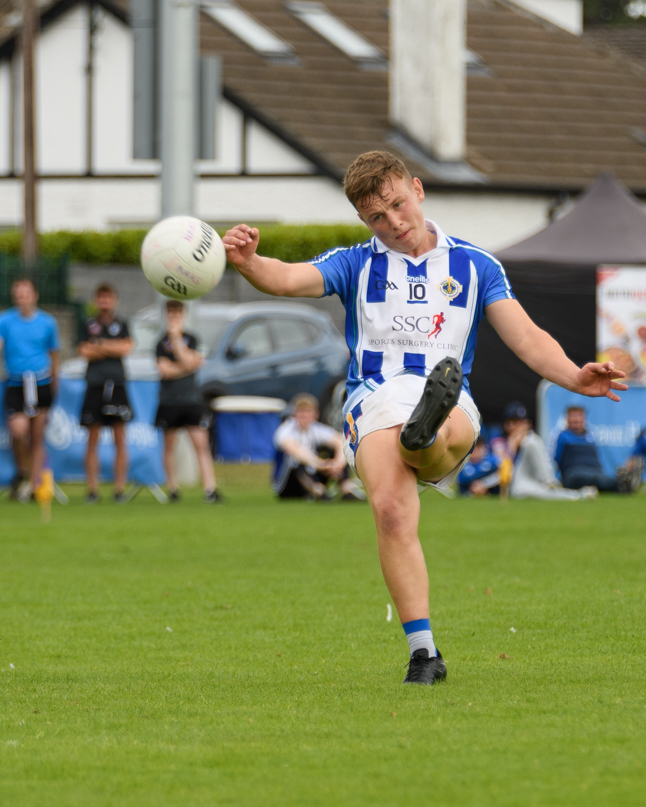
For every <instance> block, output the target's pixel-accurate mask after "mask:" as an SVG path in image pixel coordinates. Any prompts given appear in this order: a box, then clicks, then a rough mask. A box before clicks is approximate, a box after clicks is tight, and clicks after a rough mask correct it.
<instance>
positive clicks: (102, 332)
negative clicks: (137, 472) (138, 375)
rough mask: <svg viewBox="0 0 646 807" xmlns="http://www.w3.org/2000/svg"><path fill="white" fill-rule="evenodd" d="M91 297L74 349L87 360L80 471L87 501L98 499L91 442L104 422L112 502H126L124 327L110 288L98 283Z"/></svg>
mask: <svg viewBox="0 0 646 807" xmlns="http://www.w3.org/2000/svg"><path fill="white" fill-rule="evenodd" d="M94 299H95V302H96V306H97V308H98V310H99V313H98V314H97V316H96V317H92V318H91V319H89V320H88V321H87V322H86V323H85V325H84V326H83V337H82V339H81V343H80V344H79V347H78V352H79V355H80V356H83V358H85V359H87V362H88V363H87V372H86V374H85V378H86V380H87V390H86V393H85V400H84V401H83V409H82V411H81V425H82V426H86V427H87V429H88V432H89V433H88V441H87V454H86V459H85V463H86V471H87V477H88V488H89V490H88V496H87V502H88V503H89V504H93V503H95V502H97V501H98V500H99V458H98V456H97V445H98V442H99V434H100V431H101V427H102V426H109V427H110V428H111V429H112V432H113V434H114V445H115V449H116V458H115V468H114V500H115V501H116V502H119V503H122V502H125V501H126V497H125V494H124V488H125V486H126V481H127V478H128V454H127V450H126V440H125V424H126V423H127V422H128V421H129V420H131V419H132V411H131V409H130V403H129V401H128V396H127V394H126V377H125V374H124V371H123V362H122V361H121V360H122V358H123V357H124V356H127V355H128V353H130V351H131V350H132V348H133V342H132V339H131V338H130V334H129V332H128V326H127V325H126V323H125V322H124V321H123V320H120V319H117V317H116V316H115V310H116V307H117V304H118V302H119V298H118V296H117V293H116V291H115V290H114V289H113V288H112V286H108V285H107V284H105V283H104V284H102V285H101V286H99V287H98V288H97V290H96V292H95V295H94Z"/></svg>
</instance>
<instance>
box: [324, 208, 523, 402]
mask: <svg viewBox="0 0 646 807" xmlns="http://www.w3.org/2000/svg"><path fill="white" fill-rule="evenodd" d="M426 226H427V228H428V229H429V230H430V231H431V232H435V233H436V235H437V246H436V248H435V249H433V250H431V251H430V252H427V253H426V254H424V255H420V256H419V257H418V258H412V257H410V256H409V255H405V254H403V253H401V252H394V251H392V250H389V249H388V248H387V247H386V246H385V245H384V244H382V242H381V241H380V240H379V239H378V238H377V237H373V238H371V239H370V240H369V241H366V242H365V243H364V244H357V245H356V246H354V247H349V248H345V247H340V248H338V249H333V250H330V251H329V252H326V253H325V254H323V255H320V256H319V257H317V258H315V259H314V260H312V261H310V263H311V264H313V265H314V266H316V267H317V269H319V271H320V272H321V274H322V275H323V279H324V281H325V296H327V295H330V294H338V295H339V297H340V298H341V301H342V302H343V305H344V306H345V310H346V320H345V337H346V341H347V343H348V347H349V349H350V355H351V360H350V370H349V374H348V382H347V387H348V401H347V403H346V408H347V407H348V406H352V405H353V404H354V403H355V402H358V401H360V400H361V399H362V398H364V397H365V395H366V394H367V393H368V392H371V391H374V390H375V389H377V387H378V386H379V385H380V384H383V382H384V381H385V380H386V379H388V378H392V377H393V376H396V375H399V374H400V373H404V372H409V373H416V374H417V375H428V374H429V373H430V372H431V370H432V369H433V367H434V366H435V365H436V364H437V362H438V361H440V360H441V359H443V358H444V357H446V356H452V357H453V358H456V359H458V361H459V362H460V363H461V364H462V370H463V373H464V379H465V380H464V387H465V389H466V390H467V391H468V389H469V386H468V376H469V373H470V371H471V365H472V364H473V354H474V351H475V346H476V334H477V330H478V325H479V323H480V320H481V319H482V317H483V316H484V309H485V307H486V306H488V305H490V304H491V303H494V302H496V301H497V300H504V299H514V296H513V294H512V291H511V286H510V285H509V281H508V280H507V276H506V275H505V271H504V269H503V267H502V265H501V264H500V262H499V261H497V260H496V259H495V258H494V257H493V256H492V255H490V254H489V253H488V252H485V250H483V249H479V248H478V247H474V246H473V245H472V244H469V243H467V242H466V241H461V240H459V239H457V238H449V237H447V236H445V235H444V233H443V232H442V231H441V229H440V228H439V227H438V226H437V225H436V224H435V223H434V222H432V221H427V222H426Z"/></svg>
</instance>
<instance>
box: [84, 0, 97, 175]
mask: <svg viewBox="0 0 646 807" xmlns="http://www.w3.org/2000/svg"><path fill="white" fill-rule="evenodd" d="M87 15H88V20H87V66H86V68H85V70H86V96H85V99H86V109H85V135H86V137H85V148H86V155H85V173H86V174H87V176H89V177H90V176H92V164H93V163H92V152H93V151H94V130H93V125H92V123H93V121H92V116H93V106H94V92H93V91H94V44H95V43H94V38H95V35H96V31H97V28H98V25H97V21H96V6H95V4H94V0H90V2H89V3H88V5H87Z"/></svg>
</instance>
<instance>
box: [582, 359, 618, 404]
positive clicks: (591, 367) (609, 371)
mask: <svg viewBox="0 0 646 807" xmlns="http://www.w3.org/2000/svg"><path fill="white" fill-rule="evenodd" d="M625 377H626V373H624V372H622V371H621V370H615V365H614V364H613V363H612V362H611V361H607V362H604V363H603V364H599V363H598V362H590V363H589V364H585V365H584V366H583V367H582V368H581V369H580V370H579V372H578V373H577V377H576V386H575V388H574V392H578V393H579V394H580V395H587V396H589V397H590V398H610V400H611V401H620V400H621V398H620V397H619V396H618V395H616V394H615V393H614V392H613V390H615V389H618V390H626V389H628V385H627V384H621V383H619V382H617V381H616V380H615V379H617V378H625Z"/></svg>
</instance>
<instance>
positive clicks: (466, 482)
mask: <svg viewBox="0 0 646 807" xmlns="http://www.w3.org/2000/svg"><path fill="white" fill-rule="evenodd" d="M501 465H502V460H501V459H500V457H497V456H496V455H495V454H494V453H493V452H492V451H491V449H490V448H489V446H488V445H487V441H486V439H485V437H484V436H483V435H482V434H480V436H479V437H478V439H477V440H476V444H475V447H474V449H473V451H472V452H471V456H470V457H469V460H468V462H467V464H466V465H465V466H464V468H463V469H462V470H461V471H460V475H459V476H458V485H459V486H460V493H461V494H462V495H463V496H486V494H487V493H493V494H498V493H499V492H500V471H499V469H500V466H501Z"/></svg>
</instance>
